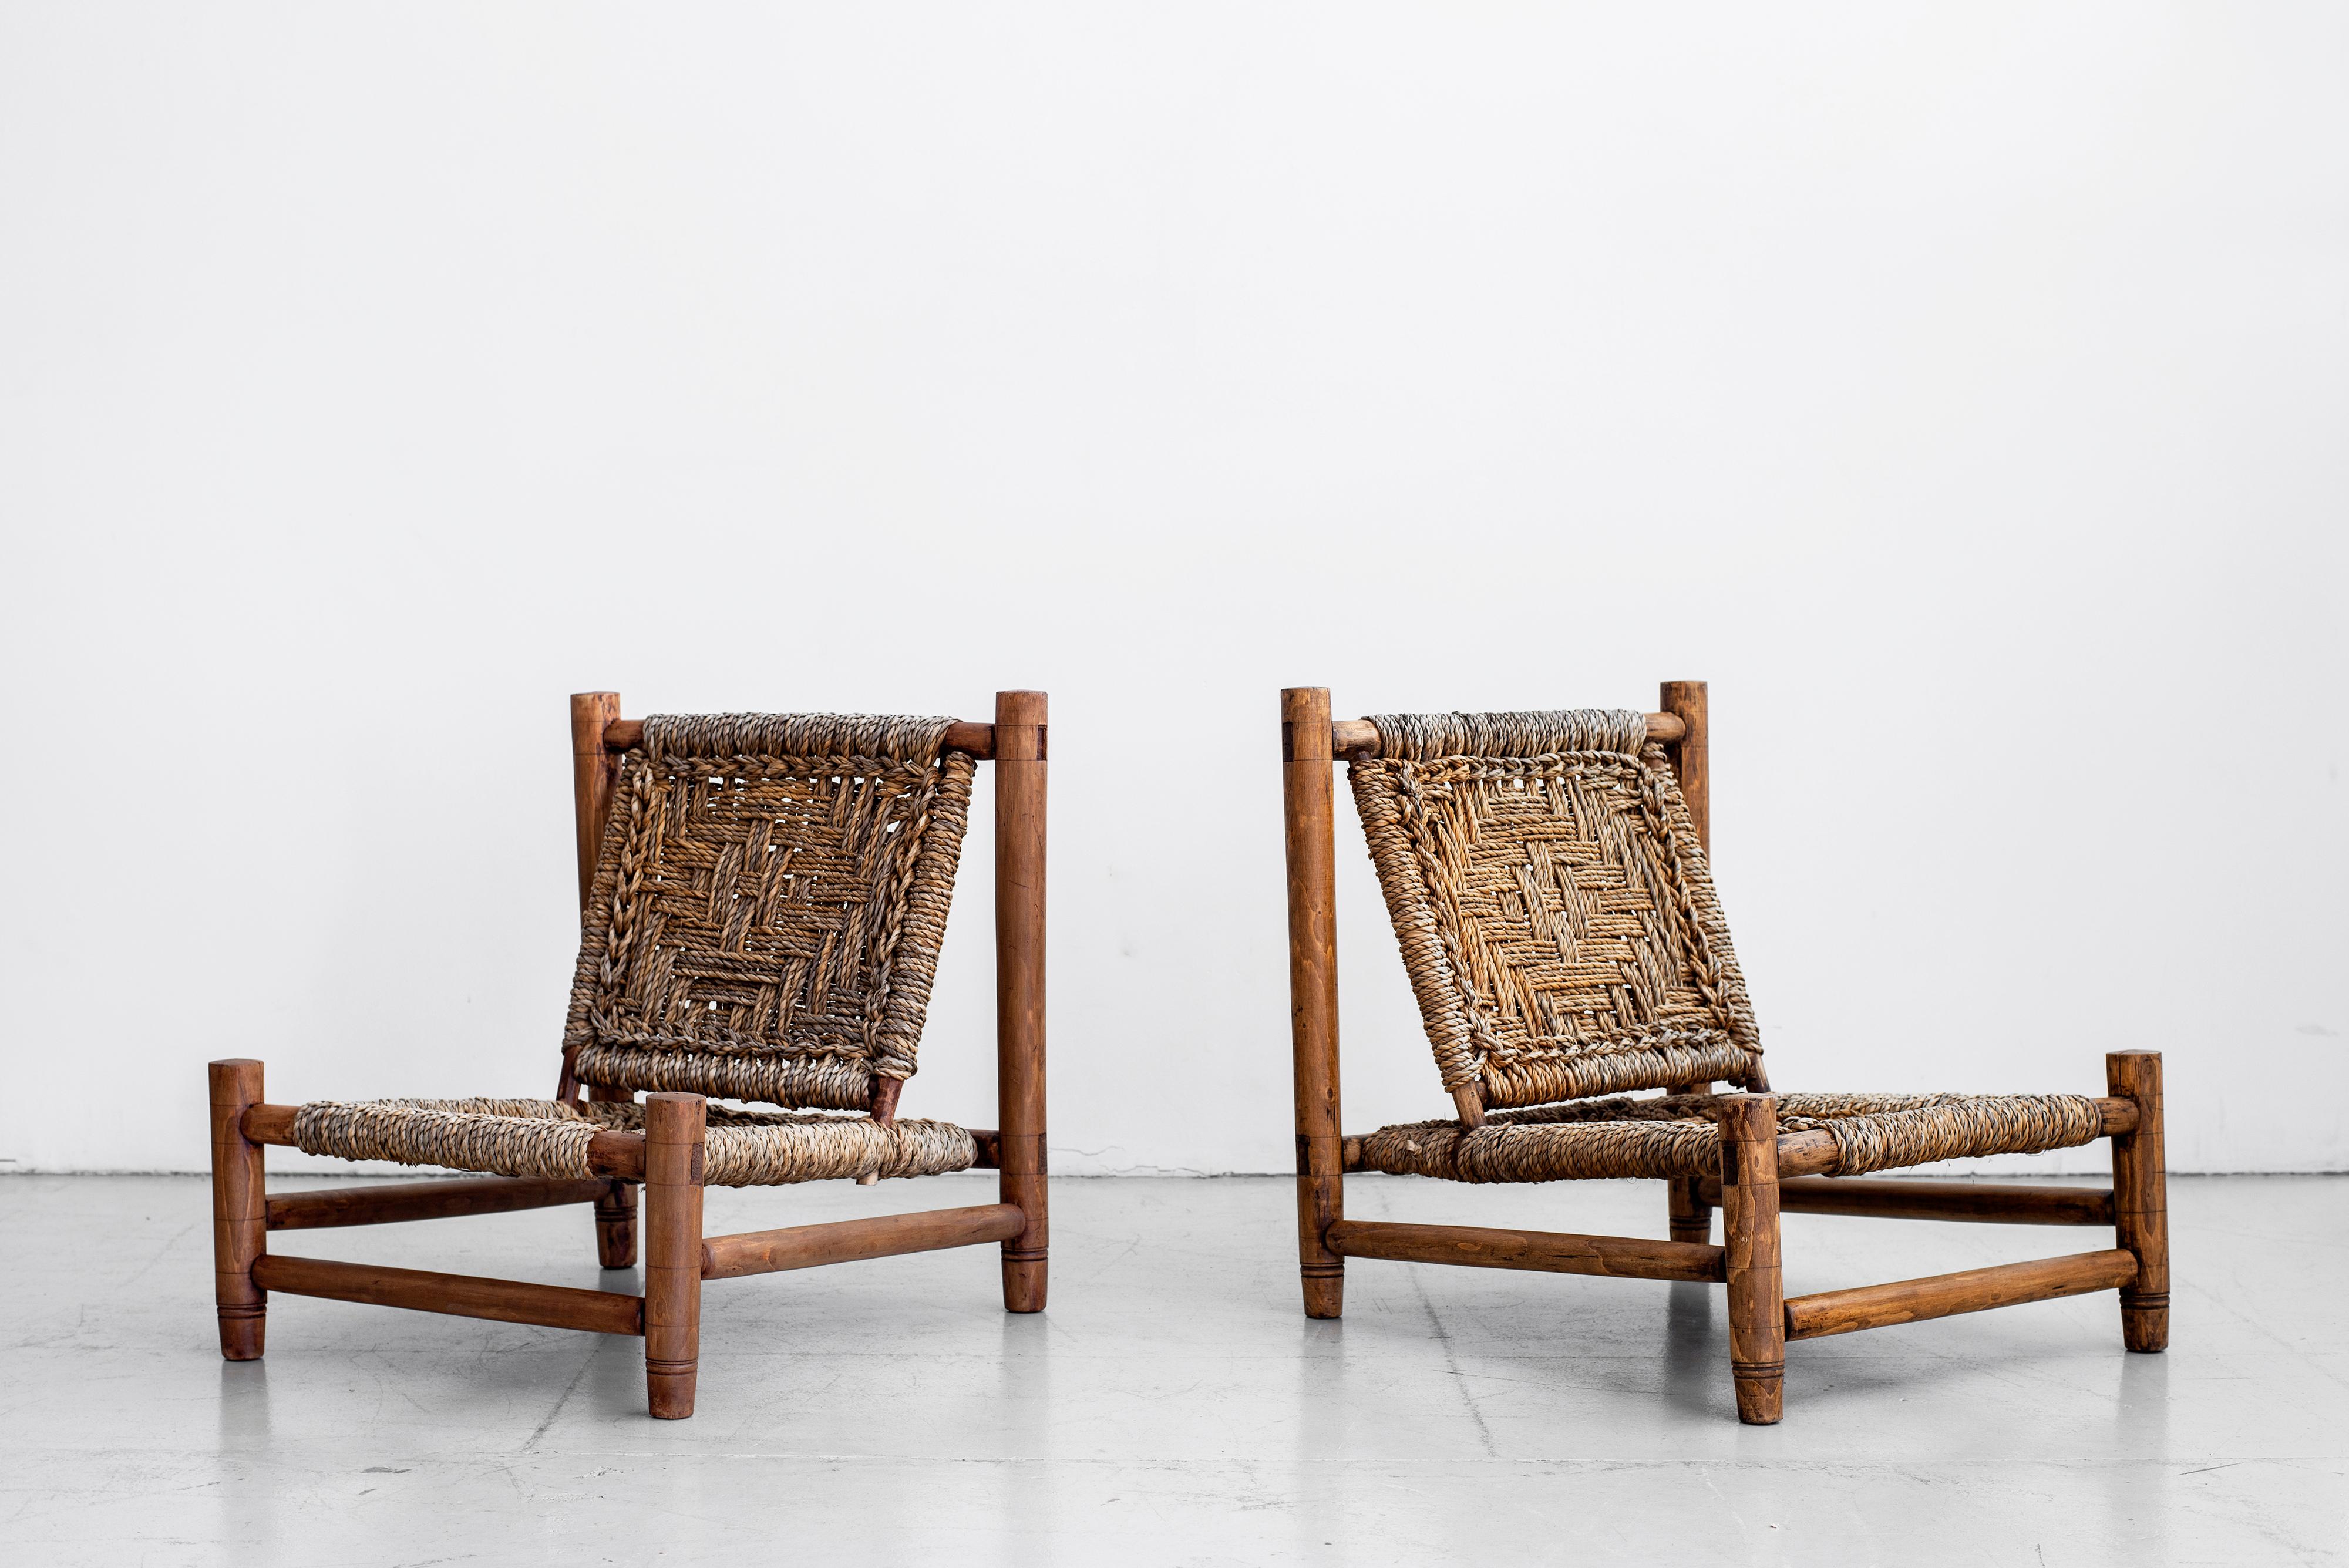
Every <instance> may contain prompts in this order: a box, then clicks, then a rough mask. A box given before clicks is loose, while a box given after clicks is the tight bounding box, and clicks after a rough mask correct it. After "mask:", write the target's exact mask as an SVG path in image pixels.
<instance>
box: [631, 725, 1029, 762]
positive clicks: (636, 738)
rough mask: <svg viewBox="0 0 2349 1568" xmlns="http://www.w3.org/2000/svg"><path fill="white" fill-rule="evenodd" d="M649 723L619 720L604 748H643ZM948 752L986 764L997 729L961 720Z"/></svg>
mask: <svg viewBox="0 0 2349 1568" xmlns="http://www.w3.org/2000/svg"><path fill="white" fill-rule="evenodd" d="M644 739H645V722H644V721H643V720H642V719H615V720H613V721H612V722H610V723H608V724H606V725H605V726H604V749H605V751H607V752H625V751H626V750H627V749H628V748H629V747H631V746H637V745H642V744H643V743H644ZM946 749H947V751H949V752H968V753H970V754H971V755H972V756H974V757H978V758H979V759H980V760H981V761H985V760H987V759H988V758H991V757H993V756H994V755H995V726H994V725H992V724H990V723H988V722H985V721H984V720H978V719H957V720H956V721H955V722H953V723H951V724H948V725H947V739H946Z"/></svg>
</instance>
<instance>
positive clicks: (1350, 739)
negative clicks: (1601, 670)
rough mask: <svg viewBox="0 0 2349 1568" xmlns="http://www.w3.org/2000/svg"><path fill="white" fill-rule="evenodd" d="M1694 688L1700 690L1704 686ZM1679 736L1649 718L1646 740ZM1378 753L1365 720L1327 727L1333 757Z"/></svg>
mask: <svg viewBox="0 0 2349 1568" xmlns="http://www.w3.org/2000/svg"><path fill="white" fill-rule="evenodd" d="M1697 684H1698V685H1700V686H1701V685H1702V684H1703V682H1702V681H1699V682H1697ZM1297 690H1299V691H1309V690H1311V691H1318V690H1319V688H1318V687H1313V688H1308V687H1299V688H1297ZM1681 734H1682V726H1681V720H1680V716H1679V715H1678V714H1676V713H1651V714H1649V715H1648V739H1650V740H1651V741H1663V742H1673V741H1677V740H1679V739H1680V738H1681ZM1378 749H1379V727H1378V726H1377V725H1376V724H1374V723H1372V722H1371V721H1369V720H1368V719H1340V720H1338V721H1336V722H1333V723H1332V724H1331V725H1330V753H1331V754H1332V755H1333V756H1340V757H1344V756H1350V755H1352V754H1353V753H1356V752H1375V751H1377V750H1378Z"/></svg>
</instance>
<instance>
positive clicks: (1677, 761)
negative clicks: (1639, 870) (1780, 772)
mask: <svg viewBox="0 0 2349 1568" xmlns="http://www.w3.org/2000/svg"><path fill="white" fill-rule="evenodd" d="M1706 702H1707V699H1706V694H1705V683H1704V682H1703V681H1702V680H1667V681H1665V682H1664V683H1663V685H1662V687H1661V689H1660V691H1659V695H1658V699H1657V702H1656V706H1658V707H1659V708H1661V709H1662V710H1663V711H1665V712H1667V713H1669V714H1671V716H1672V717H1673V718H1675V719H1678V720H1679V721H1680V733H1679V734H1678V735H1677V736H1674V737H1673V738H1672V739H1671V740H1670V741H1669V742H1666V744H1665V755H1667V756H1668V757H1670V758H1671V763H1672V772H1673V773H1674V774H1676V775H1678V777H1679V779H1680V782H1681V799H1682V802H1683V803H1685V804H1686V805H1687V806H1688V814H1689V820H1690V821H1691V822H1693V823H1694V824H1696V841H1697V842H1698V843H1699V844H1701V845H1702V846H1704V852H1705V854H1707V855H1708V856H1710V855H1711V854H1712V853H1713V756H1712V753H1711V752H1710V751H1709V750H1708V749H1707V746H1706V735H1705V714H1706ZM1648 738H1649V739H1651V740H1662V739H1663V737H1662V736H1661V735H1658V734H1657V733H1656V727H1655V724H1654V722H1652V721H1651V722H1650V723H1649V725H1648Z"/></svg>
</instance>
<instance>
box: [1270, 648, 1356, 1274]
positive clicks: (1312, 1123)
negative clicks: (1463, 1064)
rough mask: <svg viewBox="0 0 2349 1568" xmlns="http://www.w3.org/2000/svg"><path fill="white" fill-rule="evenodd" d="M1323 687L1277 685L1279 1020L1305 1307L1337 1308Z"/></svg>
mask: <svg viewBox="0 0 2349 1568" xmlns="http://www.w3.org/2000/svg"><path fill="white" fill-rule="evenodd" d="M1331 762H1332V758H1331V756H1330V693H1329V691H1328V690H1327V689H1326V688H1324V687H1319V686H1297V687H1291V688H1289V689H1288V690H1287V691H1283V692H1281V694H1280V773H1281V808H1282V809H1281V817H1282V826H1283V829H1284V832H1285V834H1286V836H1287V840H1288V1027H1289V1044H1290V1047H1291V1050H1292V1053H1293V1054H1294V1057H1295V1063H1296V1091H1297V1254H1298V1273H1299V1277H1300V1279H1301V1282H1302V1283H1303V1287H1304V1292H1305V1315H1306V1316H1308V1317H1319V1318H1333V1317H1337V1316H1339V1315H1340V1313H1341V1312H1342V1311H1343V1310H1344V1307H1345V1301H1346V1262H1345V1260H1344V1259H1343V1258H1342V1257H1340V1255H1339V1254H1338V1253H1336V1252H1334V1251H1331V1250H1330V1246H1329V1244H1328V1242H1327V1241H1326V1240H1325V1238H1326V1236H1327V1235H1328V1233H1329V1230H1330V1226H1331V1225H1332V1224H1334V1223H1336V1222H1337V1221H1338V1220H1342V1219H1344V1218H1345V1214H1346V1199H1345V1149H1344V1145H1343V1140H1342V1139H1341V1137H1340V1134H1339V1130H1338V1127H1339V1106H1338V880H1337V823H1336V816H1335V813H1334V808H1333V806H1332V803H1331V781H1330V766H1331Z"/></svg>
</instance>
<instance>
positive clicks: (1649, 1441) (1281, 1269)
mask: <svg viewBox="0 0 2349 1568" xmlns="http://www.w3.org/2000/svg"><path fill="white" fill-rule="evenodd" d="M285 1185H286V1186H289V1187H290V1186H293V1185H295V1183H293V1182H292V1181H290V1180H289V1181H288V1182H286V1183H285ZM1348 1190H1349V1204H1350V1210H1351V1212H1353V1213H1354V1214H1355V1215H1356V1216H1357V1217H1358V1218H1380V1217H1397V1218H1414V1219H1442V1218H1450V1219H1454V1220H1461V1221H1464V1222H1472V1223H1476V1222H1482V1223H1514V1224H1521V1225H1538V1226H1542V1227H1546V1228H1549V1229H1557V1230H1589V1231H1616V1232H1620V1233H1627V1234H1644V1235H1657V1234H1661V1212H1660V1210H1661V1203H1662V1198H1661V1189H1658V1188H1656V1187H1654V1186H1652V1185H1647V1186H1642V1185H1636V1184H1630V1183H1604V1184H1601V1183H1588V1184H1579V1185H1577V1186H1575V1187H1572V1188H1565V1187H1558V1188H1549V1189H1473V1190H1471V1189H1456V1188H1447V1187H1443V1186H1439V1185H1437V1184H1434V1183H1428V1182H1415V1181H1411V1180H1406V1179H1388V1178H1374V1179H1363V1180H1359V1181H1356V1182H1354V1183H1352V1184H1350V1187H1349V1189H1348ZM2171 1190H2172V1205H2173V1211H2174V1220H2173V1223H2174V1226H2175V1231H2176V1240H2175V1245H2176V1253H2177V1260H2178V1265H2177V1269H2178V1272H2177V1301H2176V1316H2175V1331H2174V1345H2175V1348H2174V1349H2173V1350H2172V1351H2171V1352H2170V1353H2169V1354H2168V1355H2162V1356H2136V1355H2126V1354H2124V1353H2123V1351H2122V1350H2121V1348H2120V1334H2119V1326H2118V1322H2117V1311H2116V1307H2115V1305H2114V1301H2113V1298H2112V1297H2111V1296H2109V1295H2104V1296H2093V1297H2086V1298H2082V1299H2078V1300H2074V1301H2065V1302H2053V1303H2042V1304H2039V1305H2033V1306H2027V1307H2020V1308H2015V1309H2013V1310H2010V1311H2006V1312H2001V1313H1989V1314H1977V1315H1975V1316H1972V1317H1967V1318H1960V1319H1955V1320H1951V1321H1947V1322H1943V1323H1939V1324H1918V1325H1914V1326H1910V1327H1906V1328H1898V1329H1887V1330H1881V1331H1878V1332H1876V1333H1871V1334H1853V1335H1847V1336H1845V1337H1842V1338H1838V1339H1831V1340H1825V1341H1819V1342H1816V1343H1813V1344H1807V1345H1797V1346H1795V1347H1794V1350H1793V1353H1792V1355H1791V1356H1790V1357H1789V1366H1788V1376H1787V1396H1786V1421H1785V1425H1784V1426H1781V1427H1777V1428H1768V1429H1757V1428H1744V1427H1740V1426H1739V1425H1738V1424H1737V1422H1736V1419H1735V1418H1734V1417H1733V1414H1732V1407H1731V1401H1730V1390H1729V1379H1728V1372H1727V1365H1726V1364H1727V1358H1728V1345H1727V1334H1726V1331H1725V1330H1724V1328H1723V1317H1722V1306H1721V1302H1720V1298H1719V1296H1718V1295H1717V1294H1716V1293H1713V1292H1712V1291H1711V1290H1710V1289H1709V1288H1708V1287H1702V1286H1694V1285H1663V1284H1657V1283H1651V1282H1634V1281H1607V1280H1593V1279H1581V1278H1573V1277H1563V1276H1545V1275H1531V1274H1516V1273H1509V1272H1498V1271H1487V1270H1474V1269H1437V1268H1430V1267H1424V1266H1419V1265H1405V1264H1396V1263H1379V1262H1357V1263H1355V1264H1354V1265H1353V1266H1352V1272H1351V1278H1350V1282H1349V1285H1348V1291H1349V1294H1348V1299H1347V1308H1348V1316H1347V1318H1346V1320H1345V1321H1344V1322H1343V1323H1329V1324H1315V1323H1309V1322H1307V1321H1305V1319H1304V1318H1303V1317H1302V1316H1301V1315H1300V1314H1299V1311H1298V1305H1297V1293H1296V1288H1295V1282H1294V1262H1293V1257H1294V1253H1293V1247H1294V1239H1293V1238H1294V1233H1293V1231H1292V1229H1291V1225H1292V1220H1291V1214H1292V1210H1291V1207H1290V1204H1291V1196H1290V1193H1291V1189H1290V1187H1289V1185H1288V1183H1287V1182H1285V1181H1281V1180H1277V1179H1225V1180H1206V1181H1202V1180H1177V1179H1130V1180H1071V1181H1063V1182H1061V1183H1060V1184H1058V1186H1057V1187H1056V1189H1055V1203H1056V1206H1057V1207H1056V1210H1055V1214H1054V1220H1053V1224H1054V1236H1053V1241H1054V1253H1053V1257H1054V1274H1053V1280H1052V1304H1051V1310H1050V1312H1049V1313H1048V1314H1043V1315H1041V1316H1034V1317H1009V1316H1007V1315H1005V1314H1003V1313H1002V1312H1001V1310H1000V1298H999V1295H998V1293H997V1285H996V1278H995V1273H996V1271H995V1260H994V1256H993V1250H992V1249H991V1248H987V1249H974V1250H969V1251H959V1252H946V1253H933V1254H928V1255H926V1256H921V1257H914V1258H895V1259H886V1260H882V1261H878V1262H867V1263H855V1264H848V1265H844V1266H842V1267H838V1268H833V1269H826V1270H820V1271H813V1272H804V1273H796V1274H786V1275H780V1276H774V1277H770V1278H766V1279H757V1280H740V1281H730V1282H721V1283H719V1284H714V1285H712V1286H711V1287H709V1292H708V1293H707V1295H706V1297H705V1305H704V1316H703V1322H704V1329H703V1336H702V1364H701V1365H702V1375H701V1401H700V1413H699V1414H698V1416H697V1417H695V1418H694V1419H693V1420H690V1421H683V1422H655V1421H652V1420H649V1419H647V1417H646V1416H645V1414H644V1394H643V1386H642V1379H641V1374H640V1362H639V1347H638V1345H637V1344H636V1342H635V1341H632V1340H618V1339H607V1338H600V1337H595V1336H588V1335H581V1334H564V1333H559V1332H556V1331H553V1330H542V1329H535V1328H526V1327H515V1326H511V1325H507V1324H492V1323H481V1322H474V1321H471V1320H466V1319H459V1318H440V1317H433V1316H426V1315H422V1314H408V1313H399V1312H391V1311H384V1310H378V1309H372V1308H366V1307H358V1306H351V1305H346V1304H343V1303H335V1302H321V1301H309V1300H302V1299H298V1298H294V1297H285V1296H280V1297H278V1298H276V1300H275V1301H274V1303H273V1305H272V1310H271V1320H270V1328H269V1349H270V1354H269V1357H268V1359H267V1360H266V1361H265V1362H261V1363H254V1364H248V1365H243V1366H227V1365H225V1364H223V1363H222V1362H221V1361H220V1359H219V1358H218V1355H217V1354H216V1352H215V1348H214V1341H213V1333H212V1312H211V1305H210V1297H209V1292H210V1288H211V1287H210V1259H209V1230H208V1226H207V1223H206V1220H207V1210H206V1198H205V1191H204V1186H203V1183H202V1181H200V1180H196V1179H186V1178H168V1177H159V1178H104V1177H69V1178H39V1177H20V1178H13V1179H6V1180H5V1182H0V1199H5V1205H0V1212H5V1222H0V1223H4V1224H5V1243H6V1246H7V1249H8V1253H9V1255H10V1256H12V1257H15V1258H16V1259H17V1260H18V1263H17V1272H16V1279H17V1281H18V1286H17V1298H16V1299H17V1301H18V1303H19V1304H18V1308H17V1310H16V1312H15V1313H13V1314H11V1315H10V1321H9V1324H8V1328H7V1330H6V1338H5V1344H6V1346H7V1350H6V1355H5V1377H0V1407H4V1408H5V1420H0V1558H5V1560H6V1561H9V1562H12V1563H42V1564H47V1563H155V1564H165V1563H226V1562H235V1563H254V1564H263V1563H273V1564H274V1563H286V1564H303V1565H306V1568H316V1565H322V1564H337V1563H366V1564H389V1563H412V1564H419V1565H420V1564H426V1563H564V1564H570V1565H585V1564H590V1563H655V1562H659V1563H705V1562H706V1563H720V1562H723V1563H767V1562H778V1563H799V1562H805V1563H824V1562H854V1563H912V1562H926V1563H1007V1564H1010V1563H1018V1564H1036V1563H1121V1564H1123V1563H1137V1564H1146V1563H1451V1562H1470V1561H1475V1562H1480V1563H1493V1562H1501V1563H1507V1562H1520V1561H1549V1562H1568V1561H1571V1562H1597V1563H1612V1562H1630V1563H1781V1562H1784V1563H1802V1564H1806V1568H1807V1565H1817V1564H1830V1563H1899V1564H1912V1563H2026V1564H2033V1565H2036V1564H2040V1563H2047V1564H2065V1563H2131V1564H2137V1565H2140V1568H2141V1565H2147V1564H2156V1563H2230V1564H2235V1563H2333V1562H2341V1561H2344V1559H2349V1474H2344V1471H2349V1401H2344V1394H2349V1352H2344V1350H2343V1349H2342V1348H2341V1347H2340V1346H2341V1344H2342V1335H2341V1331H2342V1329H2343V1328H2344V1326H2349V1313H2344V1307H2343V1302H2344V1296H2349V1180H2344V1179H2338V1178H2323V1177H2307V1178H2275V1177H2269V1178H2258V1177H2235V1178H2223V1179H2207V1178H2206V1179H2178V1180H2176V1181H2175V1183H2174V1185H2173V1187H2172V1189H2171ZM989 1191H991V1185H990V1184H989V1183H988V1182H986V1181H985V1180H983V1179H979V1178H976V1177H957V1178H944V1179H935V1180H932V1181H930V1182H926V1183H920V1184H909V1183H902V1182H890V1183H885V1184H883V1185H882V1186H881V1187H879V1188H875V1189H856V1188H854V1187H847V1186H843V1185H840V1184H828V1185H826V1186H825V1187H823V1188H822V1189H802V1190H798V1191H781V1192H777V1191H764V1192H756V1193H731V1192H727V1193H718V1194H714V1195H713V1196H712V1199H711V1201H710V1222H711V1226H712V1228H713V1230H733V1229H749V1228H754V1227H759V1226H765V1225H773V1224H785V1223H792V1222H795V1221H798V1220H804V1219H808V1218H833V1217H843V1216H847V1215H850V1214H856V1213H878V1212H885V1211H888V1210H903V1209H912V1208H930V1207H946V1206H948V1205H951V1204H957V1203H965V1202H981V1201H987V1200H988V1196H987V1195H988V1192H989ZM588 1229H589V1222H588V1219H587V1215H586V1212H585V1210H575V1209H574V1210H547V1211H542V1212H538V1213H533V1214H517V1215H501V1216H496V1217H492V1218H487V1219H478V1220H432V1221H428V1222H424V1223H420V1224H409V1225H398V1226H387V1227H382V1228H379V1229H375V1230H370V1231H310V1232H302V1233H295V1234H289V1235H285V1236H281V1237H279V1238H276V1241H277V1244H278V1245H279V1246H280V1248H281V1249H282V1250H284V1251H297V1252H305V1253H310V1254H314V1255H318V1256H341V1257H350V1258H362V1259H370V1260H376V1261H380V1262H396V1263H400V1264H406V1265H409V1266H415V1267H440V1268H448V1269H454V1270H459V1271H465V1272H482V1273H503V1274H507V1275H510V1276H513V1277H520V1278H529V1279H537V1280H543V1281H547V1282H556V1283H571V1284H581V1285H594V1284H595V1283H596V1282H598V1274H597V1271H596V1270H595V1266H594V1257H593V1251H592V1246H591V1243H590V1241H589V1239H588ZM1786 1231H1787V1236H1786V1242H1787V1245H1786V1252H1787V1259H1788V1266H1787V1277H1788V1286H1789V1289H1791V1290H1795V1291H1802V1290H1814V1289H1823V1288H1829V1287H1832V1286H1834V1285H1837V1284H1846V1283H1857V1282H1864V1281H1869V1280H1878V1279H1889V1278H1901V1277H1907V1276H1910V1275H1915V1274H1920V1273H1930V1272H1944V1271H1948V1270H1951V1269H1959V1268H1966V1267H1971V1266H1974V1265H1977V1264H1981V1263H1984V1262H1997V1261H2000V1260H2003V1259H2015V1258H2023V1257H2032V1256H2041V1255H2045V1254H2048V1253H2053V1252H2057V1251H2078V1250H2085V1249H2086V1248H2089V1247H2094V1246H2099V1245H2105V1244H2106V1243H2105V1242H2103V1241H2100V1240H2099V1239H2098V1238H2099V1237H2100V1236H2101V1235H2102V1234H2103V1233H2102V1232H2096V1231H2085V1232H2084V1231H2047V1230H2038V1229H2024V1228H2017V1227H2005V1226H1973V1225H1939V1224H1898V1223H1894V1222H1889V1221H1879V1220H1844V1219H1832V1218H1826V1217H1817V1216H1795V1217H1790V1218H1789V1219H1788V1220H1787V1222H1786ZM620 1279H621V1277H619V1276H615V1277H614V1279H613V1281H612V1282H614V1283H615V1284H617V1283H618V1282H620ZM629 1288H633V1285H632V1284H631V1285H630V1287H629Z"/></svg>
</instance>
